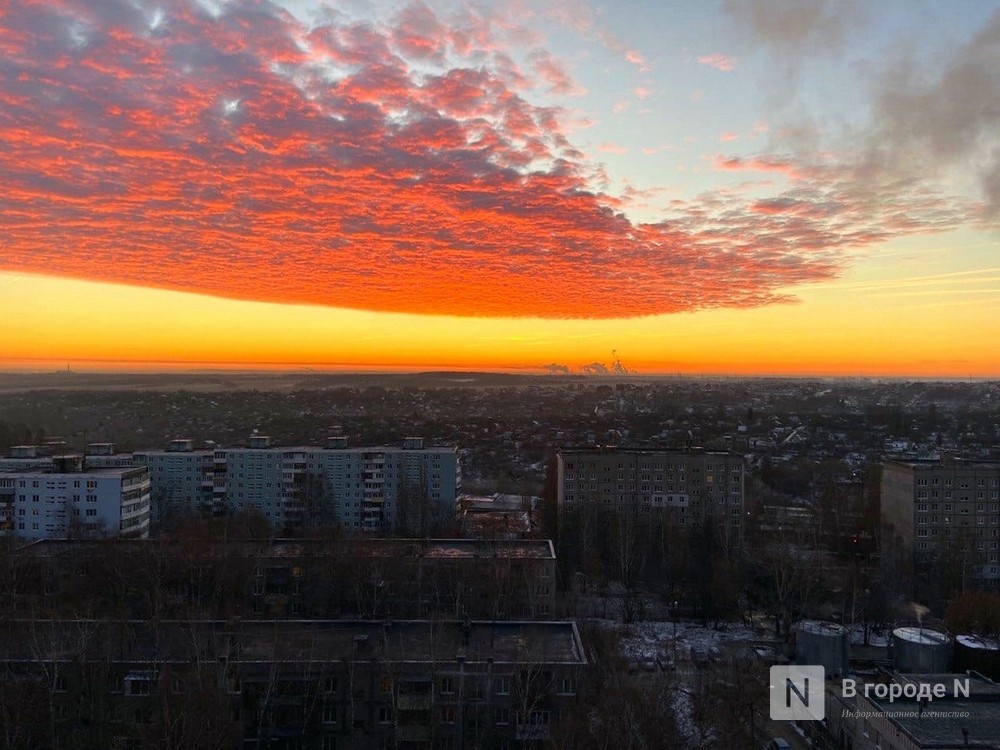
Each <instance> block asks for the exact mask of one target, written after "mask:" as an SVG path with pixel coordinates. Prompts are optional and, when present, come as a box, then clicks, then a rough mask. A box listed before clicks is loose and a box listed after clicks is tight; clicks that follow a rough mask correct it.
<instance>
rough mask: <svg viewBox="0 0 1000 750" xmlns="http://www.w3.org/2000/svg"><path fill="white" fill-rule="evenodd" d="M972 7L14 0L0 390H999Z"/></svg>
mask: <svg viewBox="0 0 1000 750" xmlns="http://www.w3.org/2000/svg"><path fill="white" fill-rule="evenodd" d="M998 104H1000V2H991V1H988V0H956V1H955V2H951V3H947V4H946V3H941V2H936V1H934V2H930V1H926V2H925V1H922V0H886V1H885V2H879V3H868V2H861V0H856V1H855V0H829V1H827V0H720V1H719V2H705V1H703V0H699V1H697V2H696V1H689V0H672V1H671V2H669V3H666V2H662V1H657V2H647V1H642V2H640V1H638V0H618V2H614V3H611V2H606V1H603V0H547V1H546V2H544V3H533V2H526V1H525V0H504V1H502V2H481V3H469V2H452V1H450V0H449V1H444V0H442V1H441V2H438V1H437V0H434V1H433V2H432V1H431V0H427V1H426V2H375V1H368V0H350V1H348V2H338V3H319V2H309V1H307V0H286V1H285V2H278V1H277V0H246V1H237V0H233V1H231V2H226V1H225V0H8V1H7V2H5V3H3V4H0V368H4V369H12V368H15V369H16V368H29V369H30V368H36V369H37V368H41V369H53V368H55V369H62V368H64V367H67V366H69V367H71V368H74V369H88V368H89V369H162V368H181V369H185V368H200V367H206V366H212V367H216V366H222V367H237V368H241V369H243V368H272V367H280V368H285V367H288V368H303V367H308V368H312V369H325V368H332V369H357V370H391V369H397V368H403V369H435V368H447V369H501V370H514V371H525V372H553V373H560V372H583V373H600V372H603V371H604V369H605V368H609V367H611V366H612V363H613V362H614V361H615V360H616V359H617V360H619V361H620V362H621V363H622V364H623V366H624V367H625V368H627V369H628V370H630V371H633V372H637V373H640V374H658V373H663V374H675V373H683V374H718V375H838V376H875V377H890V376H891V377H907V376H912V377H948V378H954V377H960V378H964V377H1000V234H998V228H1000V106H998Z"/></svg>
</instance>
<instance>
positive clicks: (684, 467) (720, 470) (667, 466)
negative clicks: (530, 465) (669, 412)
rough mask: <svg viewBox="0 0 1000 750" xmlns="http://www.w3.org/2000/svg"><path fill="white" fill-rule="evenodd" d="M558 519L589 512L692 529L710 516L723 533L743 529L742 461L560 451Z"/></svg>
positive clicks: (665, 453) (721, 455)
mask: <svg viewBox="0 0 1000 750" xmlns="http://www.w3.org/2000/svg"><path fill="white" fill-rule="evenodd" d="M556 482H557V504H558V509H559V516H560V519H565V518H568V517H570V516H572V515H573V514H574V513H579V512H581V511H583V510H586V509H587V508H590V507H594V506H597V507H600V508H603V509H605V510H607V511H609V512H612V513H619V514H622V513H636V514H639V515H640V517H642V516H643V515H651V514H654V513H655V514H660V516H661V517H662V518H665V519H667V521H668V522H669V523H671V524H673V525H676V526H678V527H691V526H693V525H695V524H697V523H698V522H699V521H701V520H702V519H703V518H704V517H705V514H706V513H712V514H713V515H714V516H715V518H716V519H717V520H718V521H720V522H723V523H724V524H725V527H726V529H727V531H730V532H731V531H733V530H735V531H736V532H737V534H739V533H741V530H742V528H743V517H744V508H743V457H742V456H740V455H739V454H736V453H730V452H729V451H714V450H704V449H701V448H684V449H671V450H644V449H642V450H638V449H636V450H630V449H624V448H617V447H609V446H594V447H583V448H564V449H562V450H560V451H559V453H558V454H557V455H556Z"/></svg>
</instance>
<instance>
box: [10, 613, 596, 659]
mask: <svg viewBox="0 0 1000 750" xmlns="http://www.w3.org/2000/svg"><path fill="white" fill-rule="evenodd" d="M459 656H464V658H465V661H466V662H468V663H475V662H486V661H487V660H489V659H492V660H493V661H494V662H496V663H512V664H552V665H558V664H566V665H573V664H586V663H587V659H586V656H585V655H584V651H583V646H582V643H581V641H580V635H579V632H578V631H577V628H576V624H575V623H573V622H507V621H505V622H491V621H472V622H469V623H462V622H455V621H434V620H398V621H393V620H386V621H368V620H246V621H243V620H235V621H229V622H226V621H220V620H165V621H160V622H157V623H152V622H149V621H145V620H142V621H111V620H7V621H3V622H0V662H24V661H31V662H45V661H65V662H75V661H86V662H93V661H111V662H116V663H132V664H134V663H141V662H151V663H171V662H173V663H177V662H185V663H191V662H195V661H197V662H217V661H218V660H219V659H220V658H225V659H226V660H228V661H229V662H230V663H255V662H272V661H279V662H283V663H303V662H307V663H317V664H322V663H329V662H340V661H343V660H345V659H350V658H352V657H353V658H355V659H379V660H380V661H383V662H390V663H399V664H404V663H426V662H435V663H437V662H453V661H455V660H456V659H457V658H458V657H459Z"/></svg>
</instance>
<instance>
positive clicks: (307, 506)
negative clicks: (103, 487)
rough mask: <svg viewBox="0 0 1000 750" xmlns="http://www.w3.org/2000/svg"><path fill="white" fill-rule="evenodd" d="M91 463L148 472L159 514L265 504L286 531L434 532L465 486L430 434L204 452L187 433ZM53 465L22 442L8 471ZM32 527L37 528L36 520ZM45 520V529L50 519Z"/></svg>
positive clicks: (265, 443) (110, 448)
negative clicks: (160, 445) (358, 443)
mask: <svg viewBox="0 0 1000 750" xmlns="http://www.w3.org/2000/svg"><path fill="white" fill-rule="evenodd" d="M82 460H83V462H85V463H84V464H82V465H83V466H85V467H86V469H87V470H95V471H97V470H112V469H119V470H120V469H125V468H130V467H143V468H145V469H146V470H148V479H149V482H150V487H151V490H150V495H151V509H152V514H153V516H154V517H155V518H156V519H163V518H165V517H166V516H169V515H201V516H221V515H226V514H228V513H236V512H240V511H246V510H257V511H260V512H261V513H263V514H264V516H265V517H266V518H267V520H268V521H269V522H270V523H271V524H273V525H274V526H276V527H278V528H281V529H287V528H290V527H295V526H299V525H302V524H304V523H317V524H330V525H332V524H340V525H342V526H344V527H347V528H351V529H362V530H371V531H393V530H396V529H398V528H401V527H402V528H411V529H413V530H414V531H422V530H427V529H428V526H429V524H430V522H431V521H433V520H434V519H440V518H446V517H447V518H451V517H452V516H453V515H454V512H455V500H456V497H457V494H458V485H459V473H458V451H457V449H456V448H455V447H448V448H425V447H424V444H423V439H422V438H406V439H405V440H404V441H403V443H402V445H401V446H381V447H358V448H349V447H348V446H347V441H346V438H343V437H333V438H330V440H329V442H328V444H327V446H326V447H320V446H304V447H274V446H272V445H271V441H270V438H268V437H266V436H262V435H255V436H253V437H252V438H251V439H250V443H249V445H248V446H246V447H241V448H215V449H212V450H195V448H194V441H193V440H188V439H184V440H173V441H171V443H170V444H169V446H168V447H167V448H166V450H142V451H136V452H135V453H132V454H129V453H117V452H116V451H115V447H114V444H113V443H94V444H91V445H89V446H88V448H87V455H86V456H85V457H83V459H82ZM52 461H53V459H52V457H51V456H39V455H38V454H37V451H36V450H35V449H34V448H32V447H21V448H17V449H14V450H13V451H12V452H11V456H10V457H8V458H2V459H0V470H3V469H7V470H10V471H25V470H32V469H39V470H47V468H48V467H50V466H51V465H52ZM70 494H71V495H72V494H73V493H70ZM26 523H28V524H29V527H28V529H27V530H31V528H30V524H33V523H36V522H32V521H26ZM37 523H39V529H38V531H41V530H42V527H43V526H44V525H45V524H42V523H41V522H37ZM53 523H55V522H53Z"/></svg>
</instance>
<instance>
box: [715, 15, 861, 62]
mask: <svg viewBox="0 0 1000 750" xmlns="http://www.w3.org/2000/svg"><path fill="white" fill-rule="evenodd" d="M723 7H724V8H725V10H726V12H727V13H729V15H730V16H731V17H732V19H733V21H734V22H735V25H736V26H737V28H739V29H741V30H744V31H746V32H748V34H749V38H750V40H751V41H753V42H756V43H758V44H761V45H764V46H766V47H769V48H770V49H772V50H774V51H775V52H777V53H778V54H781V55H790V56H795V55H797V54H799V53H801V52H809V53H815V52H817V51H824V52H833V51H839V50H840V49H841V48H842V47H843V44H844V42H845V40H846V38H847V36H848V34H849V33H850V32H851V31H852V30H853V29H855V28H857V27H858V26H859V25H860V24H861V22H862V21H863V18H864V16H863V12H862V6H861V4H860V3H859V2H858V0H725V2H724V4H723ZM699 62H700V60H699Z"/></svg>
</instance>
